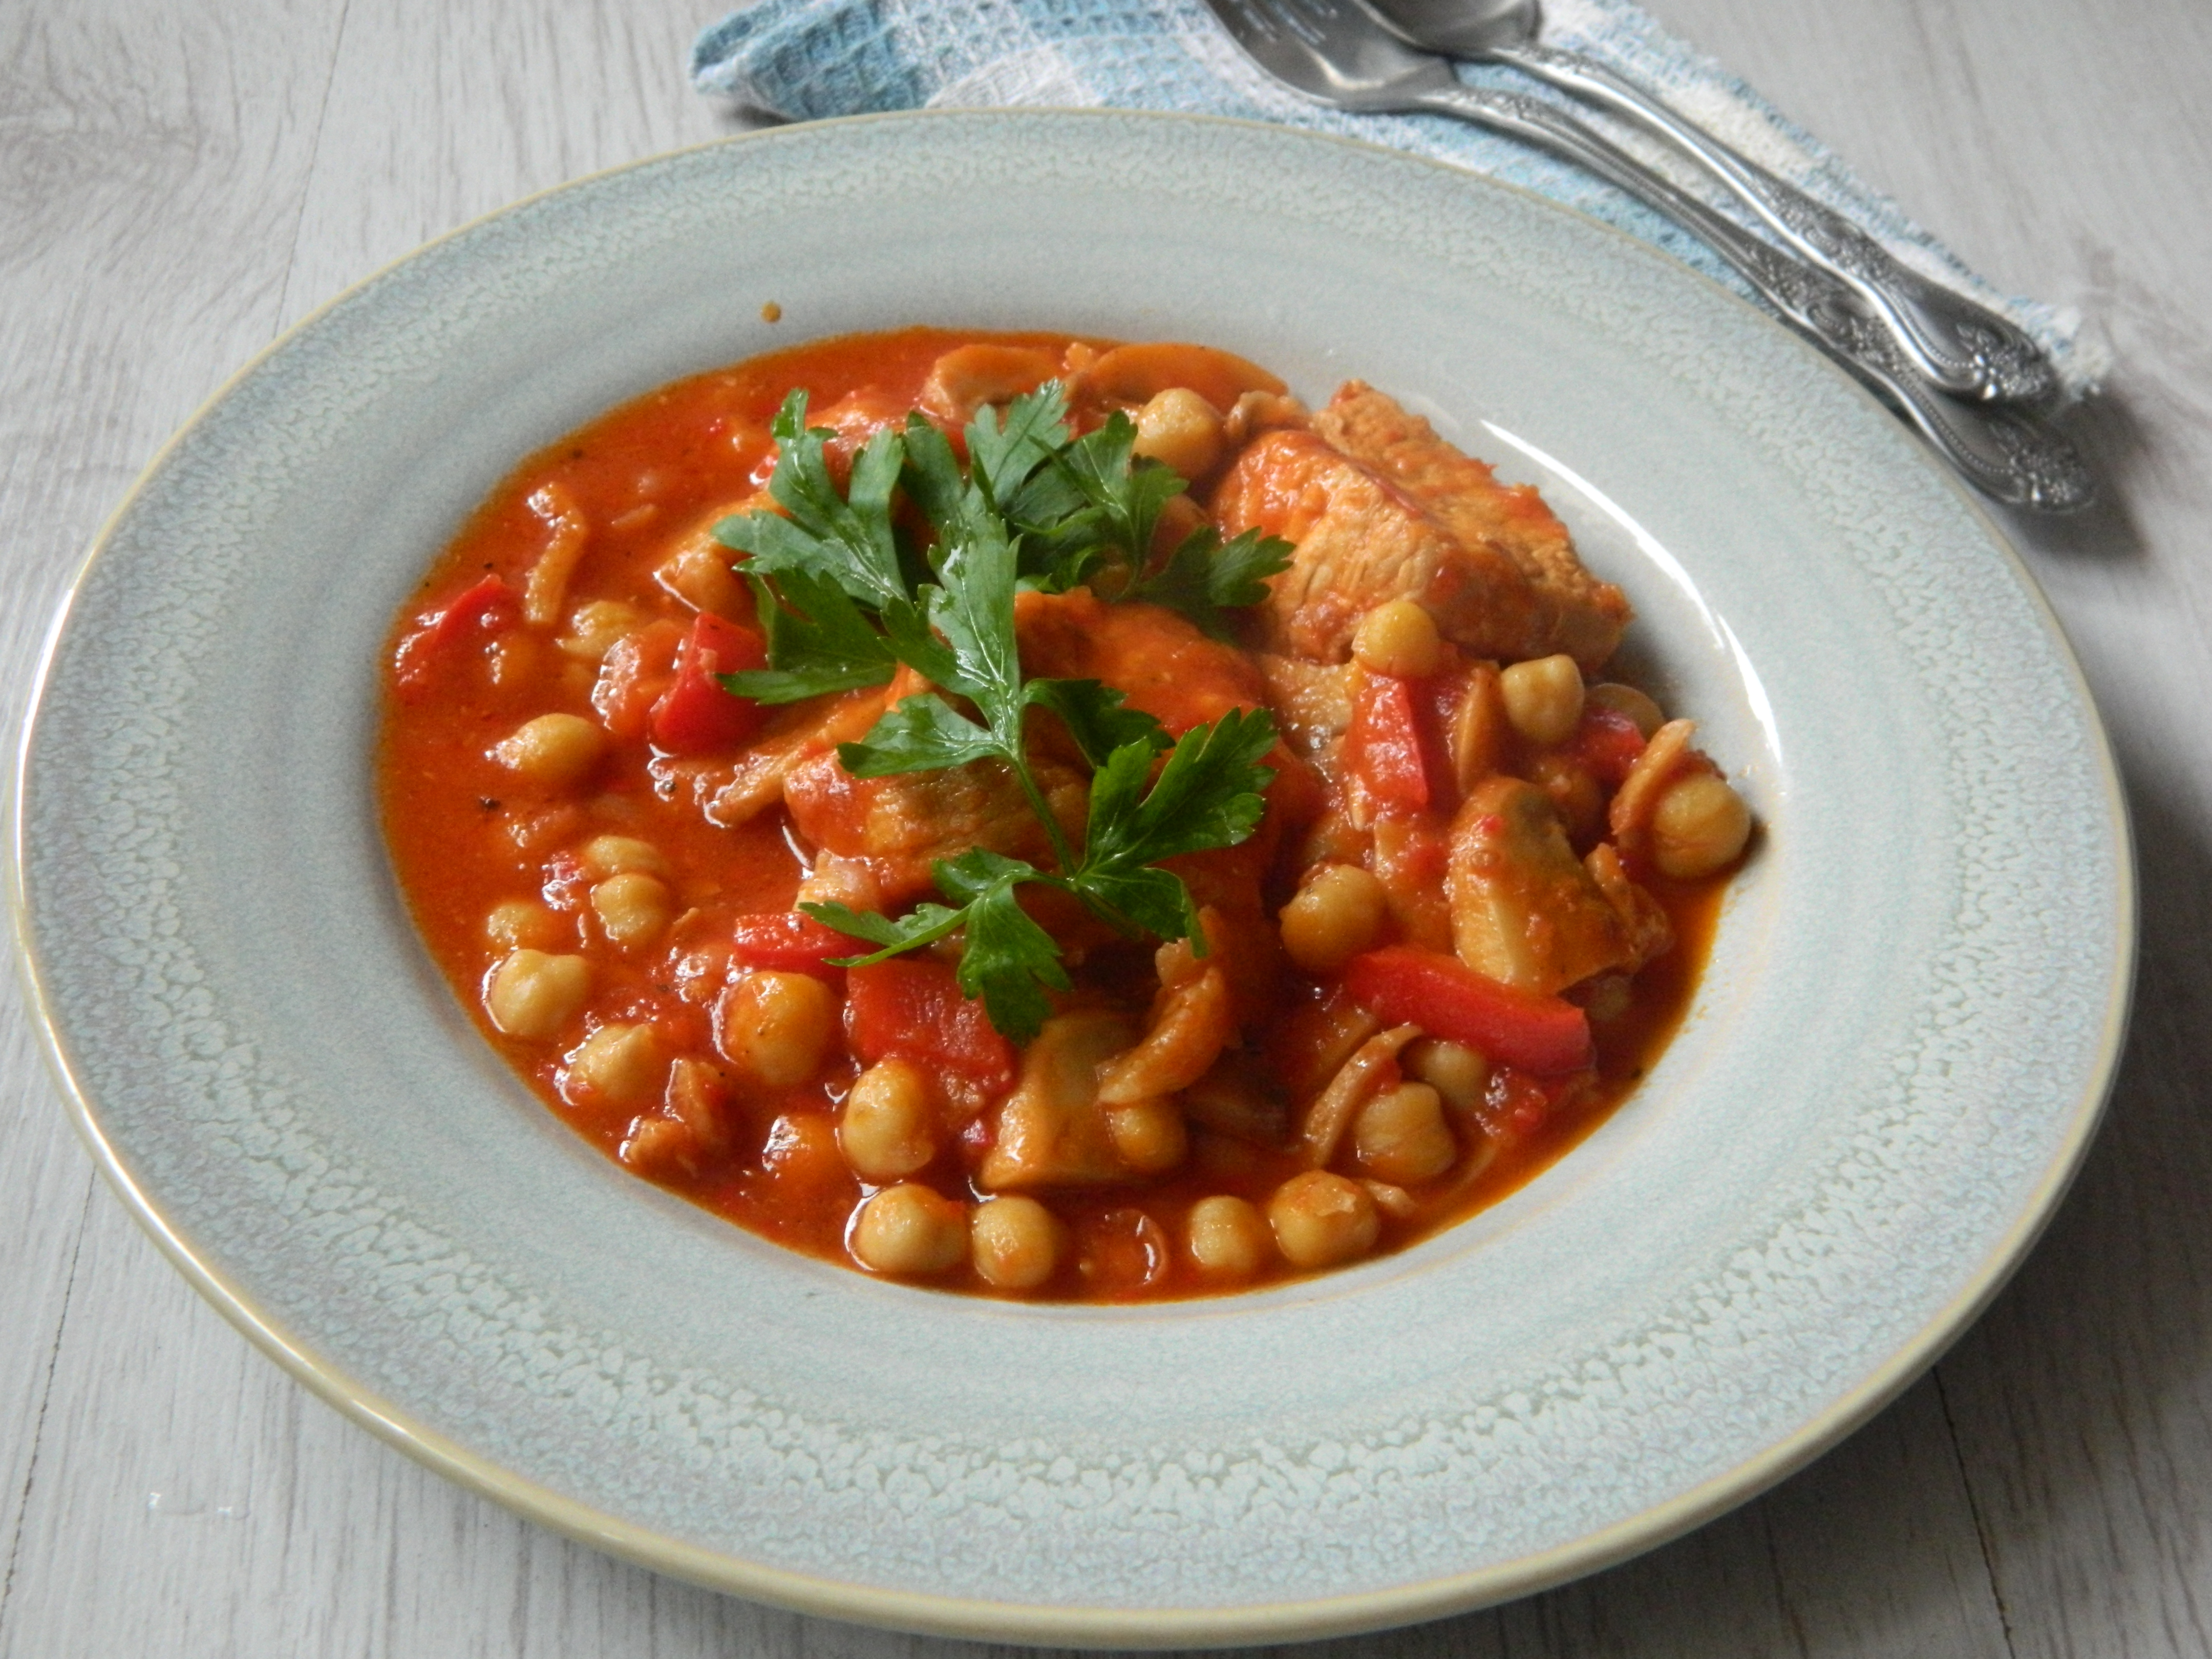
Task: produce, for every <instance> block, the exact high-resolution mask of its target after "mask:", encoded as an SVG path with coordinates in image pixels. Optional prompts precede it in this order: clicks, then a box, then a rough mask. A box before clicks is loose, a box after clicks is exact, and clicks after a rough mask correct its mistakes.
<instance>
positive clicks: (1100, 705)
mask: <svg viewBox="0 0 2212 1659" xmlns="http://www.w3.org/2000/svg"><path fill="white" fill-rule="evenodd" d="M1024 690H1025V693H1026V695H1027V696H1028V698H1029V701H1030V702H1032V703H1035V704H1036V705H1037V706H1038V707H1040V708H1049V709H1051V710H1052V712H1053V713H1054V714H1057V715H1059V716H1060V720H1062V721H1063V722H1064V723H1065V724H1066V726H1067V731H1068V735H1069V736H1070V737H1072V738H1074V739H1075V746H1076V747H1077V748H1078V749H1080V750H1082V751H1083V758H1084V759H1085V760H1087V761H1089V762H1090V763H1091V765H1092V766H1094V767H1097V766H1103V765H1105V764H1106V762H1107V758H1108V757H1109V756H1111V755H1112V754H1113V752H1114V751H1115V750H1117V749H1120V748H1122V747H1124V746H1126V745H1127V744H1142V745H1144V747H1145V748H1146V751H1147V752H1150V751H1152V750H1160V749H1165V748H1166V747H1167V746H1168V744H1169V743H1170V738H1169V737H1168V734H1167V729H1166V728H1165V727H1164V726H1162V725H1161V724H1160V723H1159V721H1158V720H1155V719H1153V718H1152V716H1151V715H1150V714H1146V713H1145V711H1144V710H1143V709H1141V708H1130V707H1129V706H1128V700H1127V698H1126V697H1124V696H1122V694H1121V692H1119V691H1117V690H1115V689H1114V688H1113V687H1112V686H1110V685H1108V684H1106V683H1105V682H1104V681H1103V680H1031V681H1030V683H1029V684H1028V685H1027V686H1026V687H1025V688H1024Z"/></svg>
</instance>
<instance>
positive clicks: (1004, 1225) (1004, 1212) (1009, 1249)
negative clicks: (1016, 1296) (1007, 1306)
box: [968, 1197, 1065, 1291]
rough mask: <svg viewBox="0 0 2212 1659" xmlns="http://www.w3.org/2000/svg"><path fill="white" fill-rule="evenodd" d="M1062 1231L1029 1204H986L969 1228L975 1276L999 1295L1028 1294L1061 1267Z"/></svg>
mask: <svg viewBox="0 0 2212 1659" xmlns="http://www.w3.org/2000/svg"><path fill="white" fill-rule="evenodd" d="M1064 1233H1065V1230H1064V1229H1063V1228H1062V1227H1061V1226H1060V1222H1059V1219H1058V1218H1056V1217H1054V1214H1053V1212H1051V1211H1050V1210H1048V1209H1046V1208H1045V1206H1043V1205H1042V1204H1040V1203H1038V1202H1037V1201H1036V1200H1035V1199H1033V1198H1018V1197H1003V1198H987V1199H985V1200H983V1201H982V1202H981V1204H978V1205H977V1206H975V1214H974V1215H973V1216H972V1217H970V1218H969V1225H968V1242H969V1252H970V1254H971V1255H973V1257H974V1259H975V1272H976V1273H977V1274H978V1275H980V1276H981V1279H982V1280H983V1282H984V1283H985V1284H987V1285H997V1286H998V1287H999V1288H1000V1290H1002V1291H1033V1290H1035V1289H1036V1287H1037V1286H1038V1285H1042V1284H1043V1283H1044V1282H1045V1280H1046V1279H1050V1278H1051V1277H1052V1275H1053V1270H1054V1268H1056V1267H1059V1266H1060V1246H1061V1242H1062V1239H1063V1237H1064Z"/></svg>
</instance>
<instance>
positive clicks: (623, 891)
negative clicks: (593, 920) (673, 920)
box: [592, 870, 676, 951]
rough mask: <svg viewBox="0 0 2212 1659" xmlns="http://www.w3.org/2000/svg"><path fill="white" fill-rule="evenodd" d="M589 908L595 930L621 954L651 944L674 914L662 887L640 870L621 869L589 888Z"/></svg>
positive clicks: (654, 878) (653, 878) (673, 909)
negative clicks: (613, 944)
mask: <svg viewBox="0 0 2212 1659" xmlns="http://www.w3.org/2000/svg"><path fill="white" fill-rule="evenodd" d="M592 910H593V911H594V912H595V913H596V914H597V915H598V916H599V931H600V932H601V933H605V935H606V936H607V938H608V939H611V941H613V942H614V943H615V944H617V945H620V946H621V947H622V948H623V950H625V951H631V950H635V949H636V948H637V947H639V946H640V945H650V944H652V943H653V940H655V939H659V937H660V935H661V934H662V933H664V932H665V930H666V929H667V927H668V921H669V918H670V917H671V916H672V915H675V913H676V904H675V901H674V900H673V899H671V897H670V896H669V894H668V889H667V887H666V885H665V884H663V883H662V882H661V880H660V878H659V877H657V876H648V875H647V874H646V873H645V872H644V871H642V870H625V871H623V872H622V874H620V875H618V876H609V877H608V878H606V879H605V881H603V882H601V883H599V884H598V885H597V886H596V887H594V888H592Z"/></svg>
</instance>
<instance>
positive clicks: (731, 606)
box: [653, 534, 752, 621]
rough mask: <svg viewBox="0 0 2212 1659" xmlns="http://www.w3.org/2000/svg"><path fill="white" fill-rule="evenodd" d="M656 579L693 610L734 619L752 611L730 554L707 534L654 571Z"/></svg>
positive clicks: (748, 614)
mask: <svg viewBox="0 0 2212 1659" xmlns="http://www.w3.org/2000/svg"><path fill="white" fill-rule="evenodd" d="M653 578H654V580H657V581H658V582H659V584H660V585H661V586H663V587H665V588H666V589H667V590H668V591H669V592H671V593H673V594H675V595H676V597H677V598H678V599H681V600H683V601H684V604H686V605H690V607H691V608H692V609H693V610H694V611H713V612H714V614H715V615H716V616H718V617H730V618H731V619H732V620H733V621H737V620H741V619H743V618H744V617H749V616H750V615H751V614H752V612H751V605H750V600H749V599H748V597H747V595H746V593H745V585H744V583H743V582H741V581H739V580H738V577H737V573H736V572H735V571H733V570H732V569H731V568H730V555H729V553H728V551H727V550H726V549H724V548H723V546H722V545H721V544H720V543H719V542H717V541H716V540H715V539H714V537H713V536H712V535H711V534H710V535H706V536H702V537H701V538H699V539H698V540H697V541H696V542H693V543H692V544H690V546H688V547H686V548H684V550H682V551H681V552H679V553H678V554H677V555H676V556H675V557H673V558H671V559H670V560H669V561H668V562H666V563H665V564H663V565H662V566H661V567H660V568H659V569H658V570H656V571H654V572H653Z"/></svg>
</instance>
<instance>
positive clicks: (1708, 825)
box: [1651, 772, 1751, 881]
mask: <svg viewBox="0 0 2212 1659" xmlns="http://www.w3.org/2000/svg"><path fill="white" fill-rule="evenodd" d="M1750 838H1751V809H1750V808H1749V807H1747V806H1746V805H1744V804H1743V797H1742V796H1741V795H1739V794H1737V793H1736V792H1735V790H1734V789H1732V788H1730V787H1729V784H1728V781H1727V780H1726V779H1724V778H1721V777H1718V776H1717V775H1714V774H1713V773H1711V772H1689V773H1686V774H1684V775H1682V776H1680V777H1679V778H1676V779H1675V780H1674V781H1673V782H1672V783H1669V784H1668V786H1667V787H1666V788H1665V789H1664V790H1663V791H1662V792H1661V793H1660V796H1659V799H1658V803H1657V805H1655V806H1653V807H1652V809H1651V861H1652V862H1653V863H1654V864H1656V865H1657V866H1659V873H1660V874H1662V875H1663V876H1672V877H1673V878H1674V879H1675V880H1677V881H1693V880H1695V879H1696V878H1698V877H1699V876H1710V875H1711V874H1712V872H1714V871H1716V870H1717V869H1719V868H1721V867H1722V866H1723V865H1726V864H1729V863H1731V862H1733V861H1734V860H1735V857H1736V855H1737V854H1739V853H1741V852H1742V851H1743V844H1744V842H1747V841H1748V840H1749V839H1750Z"/></svg>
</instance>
